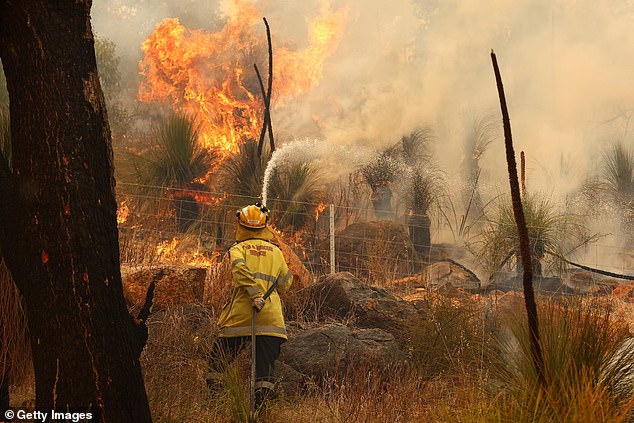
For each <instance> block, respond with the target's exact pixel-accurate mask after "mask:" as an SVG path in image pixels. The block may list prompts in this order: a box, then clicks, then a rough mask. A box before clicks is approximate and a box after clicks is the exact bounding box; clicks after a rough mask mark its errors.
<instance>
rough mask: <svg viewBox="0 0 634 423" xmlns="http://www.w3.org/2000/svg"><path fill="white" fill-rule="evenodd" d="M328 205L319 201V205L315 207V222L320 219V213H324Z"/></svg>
mask: <svg viewBox="0 0 634 423" xmlns="http://www.w3.org/2000/svg"><path fill="white" fill-rule="evenodd" d="M326 207H327V206H326V205H325V204H324V203H319V205H318V206H317V208H316V209H315V222H317V221H318V220H319V213H322V212H323V211H324V210H326Z"/></svg>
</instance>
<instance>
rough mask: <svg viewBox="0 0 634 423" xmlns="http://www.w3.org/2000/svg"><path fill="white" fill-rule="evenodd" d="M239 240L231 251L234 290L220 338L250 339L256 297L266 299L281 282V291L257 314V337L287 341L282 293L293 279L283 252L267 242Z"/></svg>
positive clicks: (222, 318)
mask: <svg viewBox="0 0 634 423" xmlns="http://www.w3.org/2000/svg"><path fill="white" fill-rule="evenodd" d="M238 240H239V242H238V243H237V244H235V245H234V246H233V247H231V249H230V250H229V256H230V260H231V273H232V275H233V291H232V293H231V299H230V301H229V302H228V303H227V304H226V305H225V306H224V308H223V309H222V312H221V313H220V318H219V319H218V327H219V328H220V336H221V337H234V336H250V335H251V315H252V312H253V306H252V302H251V300H252V298H255V297H257V296H258V295H262V296H263V295H264V294H265V293H266V291H267V290H268V289H269V288H270V287H271V286H272V285H273V284H274V283H275V281H278V282H277V288H276V289H275V290H274V291H273V293H272V294H271V295H270V296H269V297H268V298H267V300H266V304H265V305H264V307H263V308H262V310H260V312H258V313H257V315H256V335H269V336H277V337H280V338H284V339H287V336H286V328H285V325H284V315H283V313H282V302H281V300H280V296H279V294H283V293H284V292H286V290H288V288H289V287H290V285H291V283H292V280H293V276H292V274H291V272H290V271H289V269H288V265H287V264H286V262H285V261H284V256H283V255H282V251H281V250H280V249H279V247H277V246H276V245H275V244H273V243H271V242H269V241H267V240H266V239H258V238H252V239H246V240H243V241H240V238H239V237H238ZM278 293H279V294H278Z"/></svg>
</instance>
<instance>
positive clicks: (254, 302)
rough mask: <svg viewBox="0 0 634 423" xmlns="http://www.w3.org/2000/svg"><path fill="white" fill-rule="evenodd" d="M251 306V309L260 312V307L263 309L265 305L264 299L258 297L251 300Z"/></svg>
mask: <svg viewBox="0 0 634 423" xmlns="http://www.w3.org/2000/svg"><path fill="white" fill-rule="evenodd" d="M251 304H252V305H253V308H255V309H256V310H257V311H260V310H262V307H264V304H266V302H265V301H264V298H262V297H261V296H259V297H255V298H253V299H252V300H251Z"/></svg>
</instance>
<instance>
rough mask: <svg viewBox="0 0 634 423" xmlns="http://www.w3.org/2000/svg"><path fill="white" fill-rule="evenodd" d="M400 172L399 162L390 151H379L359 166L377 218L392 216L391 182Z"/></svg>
mask: <svg viewBox="0 0 634 423" xmlns="http://www.w3.org/2000/svg"><path fill="white" fill-rule="evenodd" d="M401 173H402V165H401V163H400V162H399V160H398V159H396V158H394V157H393V155H392V154H390V152H382V153H379V154H378V155H377V156H376V157H375V158H374V159H373V160H372V161H370V162H369V163H367V164H366V165H365V166H363V167H362V168H361V174H362V175H363V179H364V180H365V182H366V183H367V184H368V185H369V186H370V189H371V190H372V197H371V200H372V206H373V207H374V214H375V216H376V217H377V218H378V219H390V218H391V217H392V184H394V182H395V181H396V180H397V179H398V176H399V175H400V174H401Z"/></svg>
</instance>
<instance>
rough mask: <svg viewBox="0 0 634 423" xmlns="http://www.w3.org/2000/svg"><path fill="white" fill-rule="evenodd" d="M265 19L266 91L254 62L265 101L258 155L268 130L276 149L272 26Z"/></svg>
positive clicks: (260, 154)
mask: <svg viewBox="0 0 634 423" xmlns="http://www.w3.org/2000/svg"><path fill="white" fill-rule="evenodd" d="M262 20H264V26H265V27H266V41H267V43H268V47H269V79H268V83H267V88H266V92H265V91H264V83H263V82H262V75H261V74H260V71H259V69H258V65H256V64H254V65H253V67H254V68H255V74H256V75H257V77H258V83H259V84H260V91H261V92H262V101H263V102H264V123H263V124H262V132H260V140H259V141H258V157H260V156H262V146H263V145H264V134H265V133H266V131H267V130H268V132H269V142H270V148H271V153H273V152H274V151H275V139H274V138H273V124H272V123H271V90H272V88H273V44H272V43H271V28H269V23H268V21H267V20H266V18H262Z"/></svg>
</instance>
